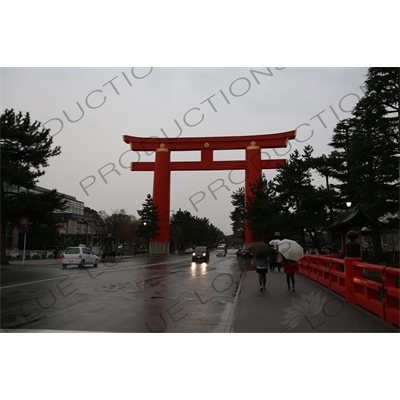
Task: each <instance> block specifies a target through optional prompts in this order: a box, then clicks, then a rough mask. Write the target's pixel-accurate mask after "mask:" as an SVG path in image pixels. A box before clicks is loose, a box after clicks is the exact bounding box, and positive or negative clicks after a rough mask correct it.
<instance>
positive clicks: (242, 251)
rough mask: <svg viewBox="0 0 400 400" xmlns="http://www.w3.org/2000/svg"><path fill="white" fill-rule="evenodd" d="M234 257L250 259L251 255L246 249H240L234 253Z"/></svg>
mask: <svg viewBox="0 0 400 400" xmlns="http://www.w3.org/2000/svg"><path fill="white" fill-rule="evenodd" d="M236 257H238V258H251V257H252V255H251V253H250V252H249V251H248V250H247V249H245V248H241V249H239V250H238V251H237V252H236Z"/></svg>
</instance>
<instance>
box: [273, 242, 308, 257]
mask: <svg viewBox="0 0 400 400" xmlns="http://www.w3.org/2000/svg"><path fill="white" fill-rule="evenodd" d="M278 251H279V253H281V254H282V255H283V256H284V257H285V258H287V259H288V260H293V261H298V260H300V258H302V257H303V256H304V251H303V248H302V247H301V246H300V245H299V244H298V243H297V242H295V241H294V240H289V239H283V240H281V241H280V242H279V243H278Z"/></svg>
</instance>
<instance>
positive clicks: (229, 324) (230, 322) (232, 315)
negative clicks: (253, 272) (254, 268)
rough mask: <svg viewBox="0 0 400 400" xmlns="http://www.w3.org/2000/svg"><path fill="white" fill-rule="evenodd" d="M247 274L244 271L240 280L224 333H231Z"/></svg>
mask: <svg viewBox="0 0 400 400" xmlns="http://www.w3.org/2000/svg"><path fill="white" fill-rule="evenodd" d="M245 276H246V273H245V272H242V273H241V275H240V281H239V285H238V288H237V290H236V294H235V300H233V306H232V310H231V313H230V315H229V318H228V321H227V323H226V325H225V330H224V333H231V329H232V325H233V321H234V319H235V315H236V307H237V303H238V301H239V297H240V294H241V292H242V283H243V280H244V277H245Z"/></svg>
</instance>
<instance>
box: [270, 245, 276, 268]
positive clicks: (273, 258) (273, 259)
mask: <svg viewBox="0 0 400 400" xmlns="http://www.w3.org/2000/svg"><path fill="white" fill-rule="evenodd" d="M276 254H277V251H276V250H275V247H274V246H271V252H270V253H269V269H270V271H275V267H276Z"/></svg>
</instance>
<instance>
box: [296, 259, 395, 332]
mask: <svg viewBox="0 0 400 400" xmlns="http://www.w3.org/2000/svg"><path fill="white" fill-rule="evenodd" d="M298 265H299V273H301V274H302V275H304V276H306V277H308V278H310V279H313V280H314V281H316V282H318V283H320V284H321V285H323V286H325V287H327V288H328V289H330V290H332V291H334V292H336V293H338V294H339V295H341V296H343V297H345V299H346V301H347V302H349V303H355V304H358V305H360V306H361V307H364V308H365V309H367V310H369V311H371V312H372V313H374V314H376V315H378V316H379V317H380V318H381V319H383V320H385V321H387V322H389V323H392V324H394V325H396V326H400V284H399V282H400V269H399V268H393V267H384V266H381V265H376V264H369V263H364V262H362V260H361V259H360V258H348V257H347V258H344V259H341V258H335V256H325V255H315V254H306V255H305V256H304V257H303V258H302V259H301V260H299V261H298Z"/></svg>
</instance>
